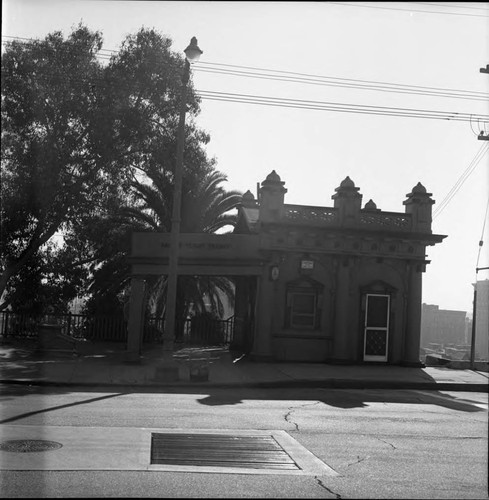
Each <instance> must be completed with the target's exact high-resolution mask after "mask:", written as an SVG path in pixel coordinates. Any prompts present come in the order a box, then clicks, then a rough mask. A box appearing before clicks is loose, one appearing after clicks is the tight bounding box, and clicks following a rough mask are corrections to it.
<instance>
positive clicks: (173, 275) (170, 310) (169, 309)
mask: <svg viewBox="0 0 489 500" xmlns="http://www.w3.org/2000/svg"><path fill="white" fill-rule="evenodd" d="M184 52H185V67H184V70H183V75H182V89H181V102H180V117H179V121H178V135H177V161H176V165H175V174H174V179H173V183H174V185H173V208H172V219H171V234H170V255H169V263H168V286H167V292H166V293H167V295H166V314H165V316H166V319H165V330H164V338H163V350H164V351H173V343H174V341H175V311H176V303H177V281H178V256H179V249H180V248H179V247H180V221H181V215H180V213H181V206H182V173H183V150H184V143H185V114H186V111H187V88H188V86H187V84H188V81H189V77H190V64H191V63H193V62H196V61H198V60H199V58H200V56H201V54H202V53H203V52H202V50H200V48H199V46H198V45H197V39H196V38H195V37H192V40H191V41H190V45H189V46H188V47H187V48H186V49H185V51H184Z"/></svg>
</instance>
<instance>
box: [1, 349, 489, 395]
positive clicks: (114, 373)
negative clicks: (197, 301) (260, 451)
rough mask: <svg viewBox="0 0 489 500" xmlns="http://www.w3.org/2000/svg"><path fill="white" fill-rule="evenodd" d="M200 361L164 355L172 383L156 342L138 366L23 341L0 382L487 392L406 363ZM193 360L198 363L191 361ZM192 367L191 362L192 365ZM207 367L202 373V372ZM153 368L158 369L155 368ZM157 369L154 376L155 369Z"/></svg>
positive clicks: (107, 355) (463, 373)
mask: <svg viewBox="0 0 489 500" xmlns="http://www.w3.org/2000/svg"><path fill="white" fill-rule="evenodd" d="M205 352H206V353H207V354H206V356H208V362H206V361H201V362H200V367H201V368H203V373H204V375H205V376H204V377H203V378H204V380H202V381H198V380H196V379H195V378H192V377H191V376H190V367H191V362H190V356H191V355H192V353H193V354H194V355H195V354H197V356H198V357H199V358H201V359H202V358H203V355H202V350H196V349H193V350H192V349H183V350H179V351H176V352H175V353H174V355H173V357H172V358H171V360H172V361H170V362H173V364H174V365H176V366H177V367H178V373H179V378H178V380H177V381H165V380H161V376H159V373H160V372H161V367H162V366H167V365H168V362H163V359H162V348H161V346H154V347H152V348H151V349H149V348H146V349H145V350H144V351H143V353H142V355H141V360H140V362H139V363H128V362H127V361H126V356H125V345H124V344H117V343H111V344H109V343H105V344H103V343H97V344H93V343H91V342H88V343H84V344H83V345H80V347H79V349H78V355H74V354H73V353H71V352H69V351H66V352H61V351H44V352H36V350H35V347H34V346H33V345H32V344H31V345H29V344H26V343H25V342H24V344H20V343H17V344H14V343H13V342H9V343H3V344H1V345H0V383H10V384H30V385H54V386H85V387H87V386H90V387H104V386H119V387H140V388H142V387H146V388H147V387H149V388H151V387H153V388H157V387H173V388H178V387H180V388H184V387H200V388H205V387H222V388H226V387H227V388H232V387H235V388H243V387H247V388H251V387H255V388H278V387H283V388H287V387H295V388H297V387H310V388H312V387H322V388H345V389H346V388H349V389H367V388H369V389H418V390H423V389H424V390H451V391H477V392H488V381H489V374H488V373H487V372H482V371H474V370H457V369H450V368H446V367H442V366H440V367H426V368H407V367H400V366H388V365H387V366H385V365H384V366H379V365H332V364H321V363H288V362H286V363H265V362H255V361H250V360H249V359H247V357H246V356H245V357H243V358H241V359H239V360H236V359H233V357H232V355H231V353H229V352H228V351H227V350H225V349H221V348H208V349H205ZM197 363H198V361H197ZM194 366H195V365H194ZM205 366H207V367H208V374H207V373H205ZM158 368H159V369H160V370H158ZM157 372H158V373H157Z"/></svg>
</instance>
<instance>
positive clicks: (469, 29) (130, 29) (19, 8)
mask: <svg viewBox="0 0 489 500" xmlns="http://www.w3.org/2000/svg"><path fill="white" fill-rule="evenodd" d="M2 13H3V15H2V42H5V41H7V40H10V39H11V38H7V37H22V38H44V37H45V36H46V35H47V34H48V33H51V32H53V31H62V32H63V34H64V35H65V36H68V35H69V33H70V32H71V30H72V28H73V27H75V26H76V25H78V24H79V23H80V22H82V23H83V24H85V25H86V26H87V27H88V28H90V29H91V30H98V31H101V32H102V34H103V38H104V47H103V48H104V49H108V50H117V49H118V48H119V47H120V45H121V43H122V41H123V40H124V38H125V37H126V36H127V35H130V34H134V33H136V32H137V31H139V29H140V28H142V27H145V28H154V29H156V30H157V31H159V32H160V33H162V34H164V35H166V36H168V37H169V38H170V39H171V40H172V41H173V43H172V49H173V50H175V51H183V50H184V49H185V48H186V47H187V45H188V44H189V42H190V39H191V37H193V36H195V37H196V38H197V39H198V44H199V47H200V48H201V49H202V50H203V54H202V57H201V59H200V61H199V62H198V63H197V64H194V65H193V66H192V79H193V83H194V86H195V88H196V89H197V90H198V91H199V92H202V95H207V96H208V95H210V94H209V93H211V92H219V93H230V94H239V95H240V97H239V99H240V100H241V101H242V100H243V97H242V95H243V94H246V95H253V96H266V97H271V98H275V99H276V100H275V104H280V105H278V106H277V105H275V106H270V105H258V104H250V103H244V102H230V101H227V100H225V101H223V100H211V99H207V98H203V99H202V103H201V113H200V115H198V117H197V118H196V122H197V124H198V126H199V127H200V128H202V129H204V130H206V131H207V132H208V133H209V134H210V137H211V141H210V143H209V144H208V145H207V152H208V155H209V156H210V157H214V158H215V159H216V161H217V164H216V168H217V169H218V170H219V171H221V172H223V173H225V174H226V176H227V179H228V180H227V183H226V185H225V187H226V188H227V189H237V190H241V191H243V192H245V191H246V190H248V189H249V190H251V191H252V192H253V193H254V194H255V196H256V188H257V183H259V182H262V181H263V180H264V179H265V178H266V176H267V175H268V174H269V173H270V172H271V171H272V170H275V171H276V172H277V173H278V174H279V175H280V177H281V179H282V180H283V181H285V187H286V188H287V190H288V192H287V194H286V195H285V202H286V203H292V204H303V205H314V206H332V205H333V200H332V199H331V196H332V195H333V194H334V193H335V188H337V187H338V186H339V184H340V182H341V181H342V180H343V179H344V178H345V177H346V176H349V177H350V178H351V179H352V180H353V181H354V183H355V185H356V186H357V187H359V188H360V193H361V194H362V195H363V204H365V203H366V202H367V201H368V200H370V199H372V200H373V201H374V202H375V203H376V204H377V207H378V208H381V209H382V210H386V211H392V212H404V205H403V201H404V200H405V199H406V195H407V193H410V192H411V190H412V188H413V187H414V186H415V185H416V184H417V183H418V182H421V184H423V185H424V186H425V187H426V189H427V190H428V192H430V193H433V199H434V200H435V201H436V204H435V205H434V207H433V209H434V210H437V209H438V212H435V217H434V220H433V226H432V228H433V232H434V233H436V234H442V235H447V238H446V239H445V240H444V241H443V243H441V244H438V245H436V246H431V247H427V259H428V260H430V261H431V263H430V264H429V265H428V266H427V268H426V272H425V273H424V276H423V302H425V303H428V304H436V305H438V306H439V307H440V309H452V310H461V311H467V312H468V313H471V312H472V300H473V286H472V284H473V283H474V282H475V279H476V277H477V279H479V280H484V279H489V271H488V270H483V269H482V270H479V271H478V273H477V274H476V268H477V267H478V268H481V267H489V248H488V247H489V242H488V235H489V221H487V224H486V223H485V221H486V219H487V218H488V217H487V216H486V214H487V206H488V201H489V173H488V172H489V153H488V152H487V149H488V148H489V141H482V140H478V138H477V134H478V133H479V132H480V131H481V130H482V131H485V134H489V123H488V122H487V120H481V119H479V120H477V119H475V118H474V119H473V120H470V121H457V120H448V119H428V118H423V117H422V118H420V117H411V116H398V115H394V116H392V115H390V116H386V115H379V114H374V113H372V112H369V113H352V112H339V111H332V110H324V109H317V108H318V105H317V104H316V105H315V106H311V107H312V108H315V109H304V108H297V107H290V106H284V101H283V99H294V100H297V101H319V102H322V103H324V102H328V103H336V104H338V103H341V104H348V105H353V109H355V110H359V109H365V108H360V107H361V106H373V107H375V108H374V110H376V111H378V110H379V107H380V106H382V107H383V109H385V108H386V107H388V108H396V110H399V108H403V109H414V110H416V111H417V113H416V114H417V116H419V112H418V111H419V110H429V111H438V112H443V113H439V114H438V115H437V116H444V117H447V116H448V113H450V116H457V115H452V113H460V114H463V115H458V116H468V115H489V100H487V99H485V98H484V99H480V97H481V94H482V93H484V94H487V93H488V92H489V74H487V73H481V72H480V68H485V67H486V65H487V64H489V22H488V21H489V4H487V3H470V2H469V3H462V2H436V3H435V2H431V3H429V2H306V1H301V2H266V1H260V2H222V1H219V2H210V1H198V2H191V1H189V2H187V1H178V2H167V1H135V0H133V1H130V0H127V1H117V0H105V1H102V0H62V1H61V0H2ZM182 55H183V53H182ZM217 68H221V71H216V69H217ZM223 69H224V70H225V71H224V72H223V71H222V70H223ZM210 70H212V71H210ZM230 70H233V71H234V72H235V73H236V72H238V71H239V72H241V73H240V74H231V72H230ZM243 72H244V73H248V74H249V73H253V74H254V76H255V77H251V76H249V75H248V76H245V75H243V74H242V73H243ZM285 77H288V78H285ZM285 80H287V81H285ZM291 80H294V81H291ZM328 82H329V83H331V82H334V83H336V84H338V83H342V84H348V85H347V86H345V85H343V86H338V85H326V84H325V83H328ZM372 82H375V88H376V89H379V88H381V89H382V90H374V89H373V88H372V86H373V85H374V83H372ZM387 84H388V85H387ZM407 86H409V88H407ZM447 89H448V90H449V92H448V91H447ZM392 90H397V91H396V92H393V91H392ZM399 90H402V91H403V92H399ZM413 90H417V92H416V93H413ZM408 91H409V92H408ZM440 94H443V95H440ZM447 94H450V96H447ZM454 94H456V95H457V96H458V97H453V96H454ZM474 96H475V97H479V99H473V98H472V97H474ZM483 97H487V95H486V96H483ZM297 101H296V102H297ZM349 109H352V108H349ZM371 110H372V108H370V111H371ZM402 113H404V112H402ZM397 114H399V111H397ZM431 116H433V115H431ZM442 202H444V203H442ZM481 239H482V241H483V242H484V245H483V246H482V247H480V246H479V242H480V241H481Z"/></svg>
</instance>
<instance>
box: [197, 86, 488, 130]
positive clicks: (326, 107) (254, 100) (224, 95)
mask: <svg viewBox="0 0 489 500" xmlns="http://www.w3.org/2000/svg"><path fill="white" fill-rule="evenodd" d="M196 92H197V95H198V96H200V97H201V98H202V99H208V100H215V101H227V102H237V103H243V104H260V105H268V106H279V107H288V108H303V109H314V110H322V111H344V112H351V113H355V112H356V113H368V114H382V115H394V116H409V117H413V118H431V119H440V120H452V121H465V122H470V121H471V120H472V119H473V118H475V119H479V120H482V121H489V115H481V114H474V113H460V112H447V111H437V110H426V109H414V108H400V107H388V106H370V105H363V104H352V103H337V102H328V101H309V100H305V99H287V98H280V97H270V96H259V95H250V94H236V93H230V92H215V91H210V90H200V89H196Z"/></svg>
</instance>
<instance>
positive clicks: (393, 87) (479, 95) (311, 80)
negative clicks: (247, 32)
mask: <svg viewBox="0 0 489 500" xmlns="http://www.w3.org/2000/svg"><path fill="white" fill-rule="evenodd" d="M208 64H214V65H218V64H216V63H208ZM194 69H195V71H196V72H199V73H215V74H221V75H229V76H239V77H249V78H258V79H263V80H275V81H285V82H291V83H305V84H308V85H321V86H333V87H345V88H353V89H361V90H373V91H380V92H394V93H400V94H413V95H425V96H430V97H450V98H455V99H467V100H480V101H482V100H483V101H485V100H487V99H489V94H488V93H483V92H477V91H463V90H452V89H436V88H429V87H418V88H416V86H414V85H400V84H391V83H383V82H379V83H377V82H367V81H362V80H354V79H348V78H336V77H326V76H316V75H304V76H299V77H297V76H289V74H290V73H291V72H286V71H275V70H266V69H260V70H259V71H258V72H257V71H253V72H250V71H247V70H245V71H241V70H230V69H226V68H219V67H217V68H213V67H205V66H204V67H201V66H200V65H199V63H197V65H196V67H195V68H194ZM260 71H261V72H260ZM264 71H268V72H272V71H274V72H275V73H277V74H267V73H264ZM287 73H289V74H287ZM297 74H298V75H299V73H297Z"/></svg>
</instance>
